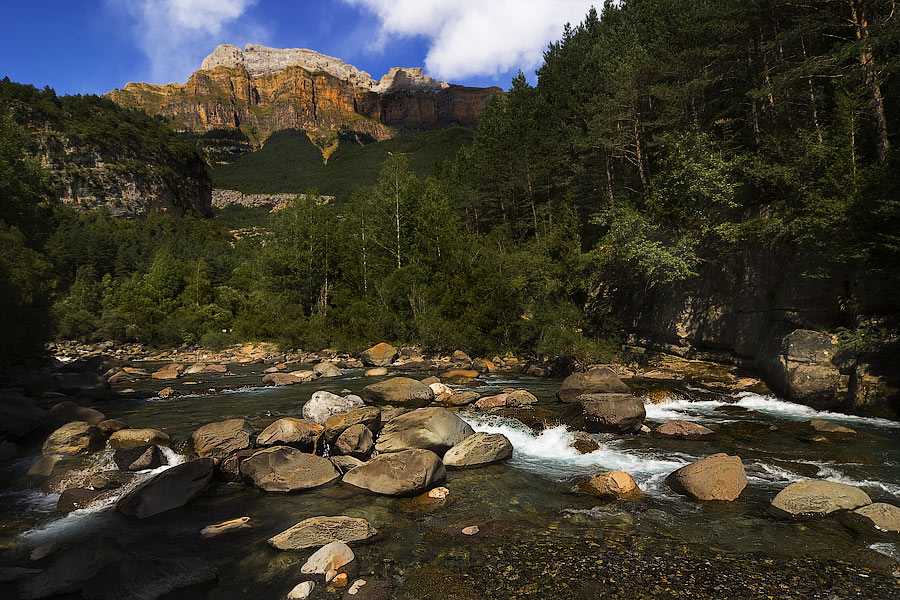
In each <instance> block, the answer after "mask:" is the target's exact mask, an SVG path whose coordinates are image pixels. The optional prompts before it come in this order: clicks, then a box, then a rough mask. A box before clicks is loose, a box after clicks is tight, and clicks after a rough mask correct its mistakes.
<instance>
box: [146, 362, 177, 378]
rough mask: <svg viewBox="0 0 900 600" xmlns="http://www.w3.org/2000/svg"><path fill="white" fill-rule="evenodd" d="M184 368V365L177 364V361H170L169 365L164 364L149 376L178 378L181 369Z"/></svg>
mask: <svg viewBox="0 0 900 600" xmlns="http://www.w3.org/2000/svg"><path fill="white" fill-rule="evenodd" d="M183 369H184V365H179V364H177V363H172V364H170V365H166V366H165V367H163V368H161V369H159V370H158V371H155V372H154V373H153V374H152V375H150V377H152V378H153V379H162V380H166V379H178V378H179V377H180V376H181V371H182V370H183Z"/></svg>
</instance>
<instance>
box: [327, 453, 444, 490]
mask: <svg viewBox="0 0 900 600" xmlns="http://www.w3.org/2000/svg"><path fill="white" fill-rule="evenodd" d="M446 478H447V471H446V469H445V468H444V463H442V462H441V459H440V457H438V455H437V454H435V453H434V452H432V451H431V450H403V451H400V452H391V453H389V454H380V455H378V456H376V457H375V458H373V459H372V460H370V461H369V462H367V463H365V464H363V465H360V466H358V467H356V468H355V469H353V470H351V471H348V472H347V473H346V474H345V475H344V483H347V484H349V485H352V486H355V487H358V488H362V489H366V490H369V491H371V492H374V493H376V494H384V495H387V496H411V495H416V494H420V493H422V492H424V491H427V490H429V489H431V488H433V487H434V486H436V485H440V484H441V483H443V482H444V479H446Z"/></svg>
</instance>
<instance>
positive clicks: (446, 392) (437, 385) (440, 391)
mask: <svg viewBox="0 0 900 600" xmlns="http://www.w3.org/2000/svg"><path fill="white" fill-rule="evenodd" d="M428 379H432V378H431V377H429V378H428ZM434 379H437V377H435V378H434ZM427 381H428V380H427V379H423V380H422V383H424V384H425V385H427V386H428V387H430V388H431V391H432V392H433V393H434V399H435V402H443V401H444V399H443V398H442V396H452V395H453V394H455V393H456V390H454V389H453V388H452V387H450V386H449V385H446V384H443V383H441V382H440V380H438V381H433V382H428V383H426V382H427Z"/></svg>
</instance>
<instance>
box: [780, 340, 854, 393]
mask: <svg viewBox="0 0 900 600" xmlns="http://www.w3.org/2000/svg"><path fill="white" fill-rule="evenodd" d="M837 353H838V343H837V338H836V336H835V335H834V334H831V333H822V332H819V331H812V330H809V329H796V330H794V331H793V332H791V333H789V334H788V335H786V336H784V337H783V338H782V340H781V348H780V350H779V351H778V354H777V355H775V356H773V357H771V358H770V359H768V360H767V361H766V362H765V365H764V366H765V367H766V370H767V371H768V373H769V379H768V380H767V382H766V383H769V384H770V385H772V386H773V389H775V390H777V391H778V392H780V393H782V394H784V395H785V396H786V397H787V398H788V399H790V400H793V401H795V402H799V403H801V404H806V405H809V406H815V407H817V408H824V409H828V408H832V409H833V408H839V407H840V406H841V405H842V404H843V403H844V402H845V401H846V399H847V396H848V393H849V377H848V376H846V375H843V374H842V373H841V370H840V367H839V366H838V365H836V364H835V356H836V355H837Z"/></svg>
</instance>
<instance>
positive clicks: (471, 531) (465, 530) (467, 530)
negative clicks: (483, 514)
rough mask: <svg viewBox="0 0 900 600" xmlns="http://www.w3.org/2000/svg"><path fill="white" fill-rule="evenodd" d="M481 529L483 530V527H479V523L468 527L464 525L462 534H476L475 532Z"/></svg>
mask: <svg viewBox="0 0 900 600" xmlns="http://www.w3.org/2000/svg"><path fill="white" fill-rule="evenodd" d="M479 531H481V528H480V527H478V525H469V526H468V527H463V528H462V534H463V535H475V534H477V533H478V532H479Z"/></svg>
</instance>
